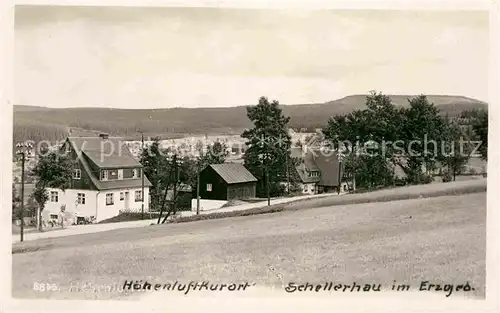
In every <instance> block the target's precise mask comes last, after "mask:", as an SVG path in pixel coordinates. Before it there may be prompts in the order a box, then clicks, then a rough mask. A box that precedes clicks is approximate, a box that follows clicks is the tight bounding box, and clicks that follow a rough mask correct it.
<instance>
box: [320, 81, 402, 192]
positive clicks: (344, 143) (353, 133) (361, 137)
mask: <svg viewBox="0 0 500 313" xmlns="http://www.w3.org/2000/svg"><path fill="white" fill-rule="evenodd" d="M399 115H400V110H399V109H397V108H396V107H395V106H394V105H393V104H392V102H391V100H390V98H389V97H388V96H385V95H383V94H382V93H376V92H374V91H372V92H371V93H370V95H368V96H367V97H366V108H365V109H363V110H355V111H353V112H351V113H349V114H345V115H337V116H333V117H331V118H330V119H329V120H328V122H327V124H326V126H325V127H324V128H323V129H322V133H323V135H324V136H325V139H326V140H327V141H328V142H329V146H330V147H331V148H333V149H338V150H340V151H344V154H345V155H346V157H345V158H344V162H343V163H344V172H345V176H347V177H353V178H354V180H355V181H356V185H357V186H359V187H366V188H373V187H376V186H379V185H388V184H391V183H392V176H393V175H392V169H391V167H390V165H389V161H390V160H391V159H392V157H393V155H394V149H393V148H392V146H387V147H383V145H379V143H381V142H383V141H392V142H394V141H395V140H396V139H397V134H398V133H399V131H398V129H399V127H400V125H398V121H400V118H399ZM368 148H369V149H368Z"/></svg>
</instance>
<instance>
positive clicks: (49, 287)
mask: <svg viewBox="0 0 500 313" xmlns="http://www.w3.org/2000/svg"><path fill="white" fill-rule="evenodd" d="M33 290H34V291H41V292H43V291H58V290H59V287H57V284H49V283H33Z"/></svg>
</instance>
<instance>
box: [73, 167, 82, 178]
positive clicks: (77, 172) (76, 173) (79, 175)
mask: <svg viewBox="0 0 500 313" xmlns="http://www.w3.org/2000/svg"><path fill="white" fill-rule="evenodd" d="M80 178H82V171H81V170H80V169H79V168H75V169H74V171H73V179H80Z"/></svg>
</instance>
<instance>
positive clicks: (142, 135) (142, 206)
mask: <svg viewBox="0 0 500 313" xmlns="http://www.w3.org/2000/svg"><path fill="white" fill-rule="evenodd" d="M141 150H142V153H144V133H143V132H142V131H141ZM141 180H142V182H141V190H142V191H141V198H142V199H141V200H142V204H141V219H144V165H143V166H142V169H141Z"/></svg>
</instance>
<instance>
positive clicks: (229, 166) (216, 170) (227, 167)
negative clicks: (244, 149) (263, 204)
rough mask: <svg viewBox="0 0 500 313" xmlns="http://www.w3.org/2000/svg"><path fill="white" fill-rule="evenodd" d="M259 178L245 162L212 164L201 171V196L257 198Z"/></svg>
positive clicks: (215, 198)
mask: <svg viewBox="0 0 500 313" xmlns="http://www.w3.org/2000/svg"><path fill="white" fill-rule="evenodd" d="M256 185H257V178H255V177H254V176H253V175H252V173H250V172H249V171H248V170H247V169H246V168H245V167H244V166H243V164H239V163H223V164H211V165H208V166H207V167H205V168H204V169H203V170H202V171H201V173H200V198H201V199H210V200H237V199H247V198H255V190H256Z"/></svg>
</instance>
